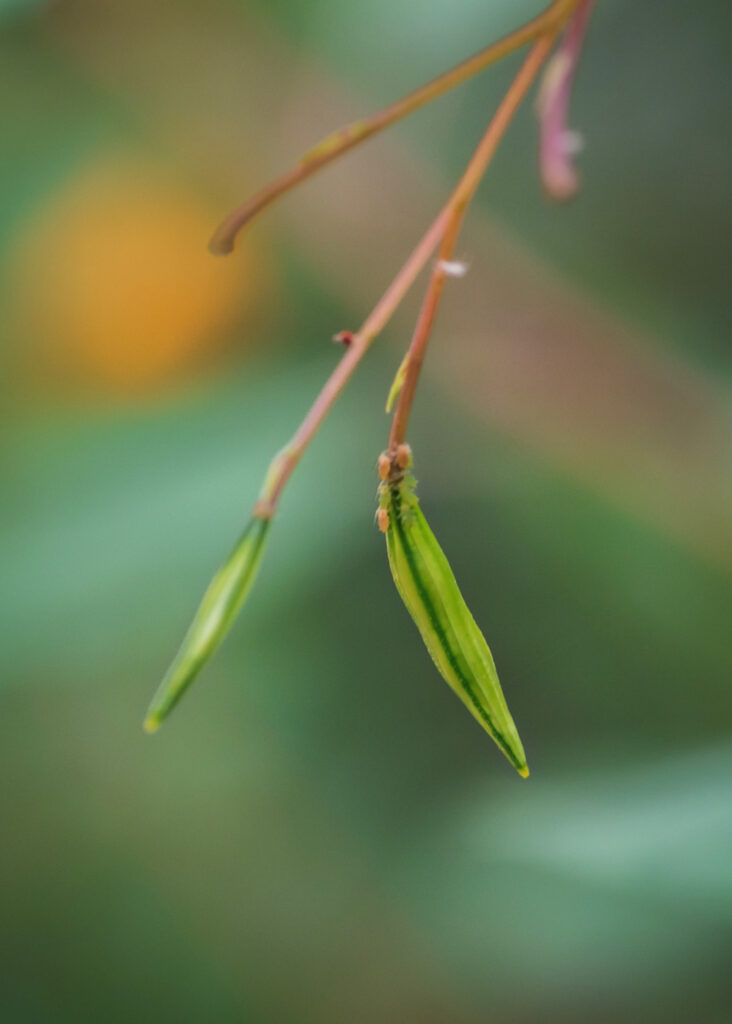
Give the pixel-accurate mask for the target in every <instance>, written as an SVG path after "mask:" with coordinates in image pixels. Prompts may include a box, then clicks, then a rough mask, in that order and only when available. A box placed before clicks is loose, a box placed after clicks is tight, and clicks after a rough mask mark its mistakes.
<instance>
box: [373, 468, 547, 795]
mask: <svg viewBox="0 0 732 1024" xmlns="http://www.w3.org/2000/svg"><path fill="white" fill-rule="evenodd" d="M407 450H408V449H407ZM410 467H411V457H410V466H409V467H407V468H406V469H404V470H400V469H399V466H398V465H396V464H395V465H394V470H393V472H392V475H391V477H390V478H389V479H388V480H386V481H385V482H384V483H382V484H381V486H380V488H379V514H378V522H379V527H380V529H381V530H382V531H383V532H384V533H385V534H386V549H387V553H388V556H389V565H390V567H391V572H392V576H393V577H394V582H395V583H396V587H397V590H398V591H399V594H400V596H401V598H402V600H403V601H404V604H405V605H406V607H407V610H408V612H409V614H410V615H411V616H412V618H413V619H414V621H415V623H416V624H417V628H418V629H419V631H420V633H421V635H422V639H423V640H424V643H425V645H426V647H427V650H428V651H429V653H430V655H431V656H432V660H433V661H434V663H435V665H436V666H437V669H438V671H439V672H440V674H441V675H442V677H443V679H445V681H446V682H447V683H448V685H449V686H450V687H452V689H453V690H454V691H455V693H456V694H457V695H458V697H459V698H460V699H461V700H462V702H463V703H464V704H465V706H466V707H467V708H468V710H469V711H470V713H471V714H472V715H473V717H474V718H475V719H476V720H477V721H478V722H479V723H480V724H481V725H482V726H483V728H484V729H485V730H486V732H487V733H489V735H490V736H492V737H493V739H494V740H495V742H496V743H497V744H498V746H499V747H500V749H501V750H502V751H503V753H504V754H505V755H506V757H507V758H508V760H509V761H510V762H511V764H512V765H513V766H514V768H515V769H516V771H517V772H518V773H519V775H521V776H522V777H523V778H526V777H527V776H528V774H529V769H528V767H527V764H526V755H525V754H524V748H523V745H522V743H521V739H520V738H519V734H518V732H517V730H516V726H515V725H514V721H513V718H512V717H511V713H510V711H509V710H508V705H507V704H506V699H505V697H504V696H503V691H502V690H501V684H500V683H499V681H498V673H497V672H496V666H495V664H494V662H493V657H492V655H491V652H490V649H489V647H488V644H487V643H486V641H485V638H484V636H483V634H482V633H481V631H480V629H479V628H478V626H477V625H476V623H475V620H474V618H473V616H472V615H471V614H470V610H469V609H468V606H467V605H466V603H465V600H464V599H463V596H462V594H461V593H460V590H459V588H458V585H457V582H456V580H455V576H454V575H453V572H452V569H451V568H450V563H449V562H448V561H447V558H446V557H445V555H444V553H443V551H442V548H441V547H440V545H439V544H438V543H437V540H436V538H435V535H434V534H433V532H432V530H431V529H430V527H429V525H428V523H427V520H426V519H425V517H424V514H423V513H422V510H421V508H420V507H419V501H418V499H417V496H416V494H415V481H414V477H413V476H412V475H411V472H410Z"/></svg>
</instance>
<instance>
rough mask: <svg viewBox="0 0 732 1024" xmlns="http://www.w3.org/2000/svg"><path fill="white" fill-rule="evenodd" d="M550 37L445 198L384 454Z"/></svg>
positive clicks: (402, 427) (401, 423) (394, 443)
mask: <svg viewBox="0 0 732 1024" xmlns="http://www.w3.org/2000/svg"><path fill="white" fill-rule="evenodd" d="M555 38H556V31H555V32H551V33H550V34H547V35H545V36H543V37H542V38H541V39H539V40H538V41H537V42H536V43H534V45H533V46H532V48H531V50H530V51H529V54H528V56H527V57H526V60H525V61H524V63H523V64H522V66H521V68H520V70H519V72H518V74H517V75H516V77H515V78H514V80H513V82H512V83H511V85H510V87H509V89H508V92H507V93H506V95H505V96H504V97H503V100H502V101H501V103H500V105H499V107H498V110H497V111H496V113H495V115H494V117H493V120H492V121H491V123H490V124H489V126H488V129H487V131H486V133H485V135H484V136H483V138H482V140H481V142H480V145H479V146H478V149H477V150H476V152H475V155H474V156H473V159H472V160H471V162H470V164H469V165H468V169H467V171H466V172H465V174H464V175H463V178H462V179H461V181H460V183H459V184H458V186H457V188H456V189H455V191H454V192H453V195H452V197H451V200H450V203H449V207H450V215H449V218H448V222H447V226H446V228H445V233H444V235H443V238H442V242H441V245H440V253H439V258H438V260H437V263H436V264H435V267H434V269H433V271H432V277H431V278H430V283H429V286H428V288H427V294H426V295H425V299H424V303H423V305H422V309H421V310H420V314H419V318H418V320H417V325H416V327H415V330H414V335H413V337H412V342H411V344H410V346H409V353H408V360H407V369H406V375H405V378H404V384H403V386H402V389H401V391H400V393H399V398H398V401H397V407H396V410H395V412H394V418H393V420H392V425H391V433H390V435H389V447H388V451H389V452H390V453H394V452H396V449H397V447H398V446H399V445H400V444H403V443H404V440H405V438H406V432H407V424H408V422H409V415H410V413H411V410H412V404H413V402H414V396H415V394H416V391H417V383H418V381H419V374H420V371H421V369H422V363H423V361H424V355H425V352H426V349H427V343H428V341H429V338H430V334H431V332H432V327H433V325H434V322H435V317H436V315H437V309H438V306H439V304H440V299H441V297H442V291H443V288H444V286H445V280H446V278H447V276H448V268H447V267H446V266H445V264H446V263H447V262H448V261H449V260H450V259H451V258H452V254H453V251H454V248H455V243H456V241H457V237H458V235H459V233H460V228H461V226H462V223H463V218H464V217H465V213H466V210H467V208H468V205H469V203H470V201H471V200H472V198H473V196H474V195H475V192H476V190H477V188H478V185H479V184H480V182H481V179H482V177H483V175H484V174H485V172H486V170H487V168H488V165H489V164H490V162H491V160H492V158H493V154H494V153H495V151H496V149H497V148H498V144H499V142H500V141H501V139H502V137H503V135H504V133H505V131H506V129H507V128H508V126H509V124H510V123H511V121H512V119H513V117H514V115H515V113H516V111H517V110H518V108H519V106H520V105H521V102H522V101H523V100H524V98H525V97H526V94H527V92H528V91H529V89H530V87H531V84H532V82H533V81H534V79H535V78H536V75H537V74H538V72H539V70H540V68H541V65H542V64H543V63H544V61H545V60H546V58H547V56H548V54H549V51H550V50H551V48H552V45H553V43H554V39H555Z"/></svg>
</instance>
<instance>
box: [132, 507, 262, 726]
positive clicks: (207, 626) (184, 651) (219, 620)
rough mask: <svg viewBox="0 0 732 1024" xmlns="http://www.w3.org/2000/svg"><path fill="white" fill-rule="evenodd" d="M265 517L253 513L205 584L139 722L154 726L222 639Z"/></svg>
mask: <svg viewBox="0 0 732 1024" xmlns="http://www.w3.org/2000/svg"><path fill="white" fill-rule="evenodd" d="M269 525H270V520H269V519H260V518H258V517H256V516H254V517H253V518H252V519H251V520H250V522H249V524H248V525H247V527H246V529H245V530H244V533H243V534H242V535H241V537H240V538H239V540H238V541H237V543H236V546H235V547H234V550H233V551H232V552H231V554H230V555H229V557H228V558H227V560H226V561H225V562H224V564H223V565H222V566H221V568H220V569H219V571H218V572H217V573H216V575H215V576H214V578H213V579H212V580H211V582H210V583H209V585H208V589H207V590H206V593H205V594H204V595H203V600H202V601H201V604H200V605H199V607H198V611H197V612H196V614H195V616H194V618H193V622H192V623H191V625H190V627H189V628H188V632H187V633H186V635H185V638H184V639H183V643H182V644H181V646H180V650H179V651H178V653H177V655H176V656H175V659H174V660H173V663H172V664H171V666H170V668H169V669H168V671H167V673H166V674H165V678H164V679H163V681H162V683H161V684H160V686H159V687H158V690H157V693H156V694H155V696H154V697H153V699H152V703H151V704H150V707H149V708H148V712H147V716H146V718H145V721H144V723H143V727H144V729H145V731H146V732H155V731H156V730H157V729H158V728H159V726H160V723H161V722H162V721H163V719H164V718H166V717H167V715H169V714H170V712H171V711H172V710H173V708H174V707H175V705H176V704H177V703H178V701H179V700H180V699H181V697H182V696H183V694H184V693H185V691H186V690H187V689H188V687H189V686H190V685H191V683H192V682H193V680H194V679H195V678H196V676H197V675H198V673H199V672H200V671H201V669H202V668H203V666H204V665H205V664H206V662H207V661H208V660H209V659H210V658H211V657H212V655H213V654H214V653H215V651H216V650H217V648H218V646H219V644H220V643H221V641H222V640H223V639H224V637H225V636H226V634H227V633H228V631H229V628H230V627H231V624H232V623H233V621H234V619H235V618H236V615H237V613H238V611H239V609H240V608H241V606H242V604H243V603H244V600H245V598H246V596H247V594H248V593H249V591H250V589H251V587H252V584H253V583H254V580H255V578H256V575H257V570H258V569H259V563H260V561H261V559H262V555H263V554H264V548H265V542H266V539H267V533H268V531H269Z"/></svg>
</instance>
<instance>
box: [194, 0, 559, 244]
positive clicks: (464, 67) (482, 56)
mask: <svg viewBox="0 0 732 1024" xmlns="http://www.w3.org/2000/svg"><path fill="white" fill-rule="evenodd" d="M578 2H579V0H554V2H553V3H551V4H550V5H549V7H547V9H546V10H545V11H543V12H542V13H541V14H539V15H538V16H537V17H536V18H533V19H532V20H531V21H529V22H527V23H526V24H525V25H522V26H521V27H520V28H518V29H516V30H515V31H514V32H511V33H509V34H508V35H507V36H504V38H503V39H499V40H498V42H496V43H492V44H491V45H490V46H487V47H486V48H485V49H484V50H481V51H480V53H477V54H475V55H474V56H473V57H469V58H468V59H467V60H465V61H463V62H462V63H460V64H458V65H456V67H454V68H451V69H450V70H449V71H446V72H444V73H443V74H441V75H439V76H438V77H437V78H435V79H433V80H432V81H431V82H428V83H427V84H426V85H423V86H421V87H420V88H419V89H416V90H415V91H414V92H412V93H410V94H409V95H407V96H404V97H403V98H402V99H400V100H397V101H396V102H395V103H392V104H390V105H389V106H388V107H385V108H384V109H383V110H380V111H379V112H378V113H376V114H373V115H372V116H371V117H368V118H366V119H364V120H361V121H354V122H353V123H352V124H349V125H347V126H346V127H345V128H341V129H339V130H338V131H335V132H333V133H331V134H330V135H328V136H327V137H326V138H325V139H323V140H322V142H320V143H318V144H317V145H316V146H314V147H313V148H312V149H310V150H308V152H307V153H305V154H304V156H303V157H302V158H301V159H300V161H299V163H298V164H296V165H295V167H293V168H292V169H291V170H290V171H288V172H287V173H286V174H283V175H282V177H280V178H277V179H276V180H275V181H273V182H271V183H270V184H269V185H266V186H265V187H264V188H263V189H261V191H259V192H257V193H255V195H253V196H252V197H251V198H250V199H248V200H246V202H244V203H242V205H241V206H238V207H237V208H236V209H235V210H233V211H232V212H231V213H230V214H229V215H228V216H227V217H226V218H225V219H224V220H223V221H222V222H221V224H220V225H219V226H218V228H217V229H216V231H215V232H214V234H213V237H212V238H211V241H210V243H209V249H210V250H211V252H212V253H213V254H214V255H216V256H223V255H226V254H227V253H230V252H232V251H233V249H234V242H235V240H236V236H237V235H238V233H239V232H240V231H241V229H242V228H243V227H244V226H245V224H247V223H248V222H249V221H250V220H252V218H253V217H255V216H256V215H257V214H258V213H260V212H261V211H262V210H264V209H265V207H267V206H269V205H270V203H272V202H274V201H275V200H276V199H278V198H279V197H280V196H282V195H284V194H285V193H287V192H289V191H290V190H291V189H293V188H295V186H296V185H299V184H300V182H302V181H305V179H306V178H309V177H310V176H311V175H312V174H315V173H316V172H317V171H319V170H320V169H321V168H323V167H325V166H326V165H327V164H329V163H331V162H332V161H333V160H336V159H337V158H338V157H339V156H341V155H342V154H343V153H346V152H347V151H348V150H349V149H353V147H354V146H357V145H358V144H359V143H361V142H364V141H365V140H366V139H369V138H371V136H372V135H376V134H377V132H380V131H383V129H384V128H388V127H390V126H391V125H392V124H395V123H396V122H397V121H400V120H401V119H402V118H404V117H407V116H408V115H409V114H411V113H413V112H414V111H415V110H418V109H419V108H420V107H423V106H424V105H425V104H426V103H430V102H431V101H432V100H434V99H436V98H437V97H438V96H441V95H442V94H443V93H445V92H448V91H449V90H450V89H454V88H455V87H456V86H458V85H461V84H462V83H463V82H465V81H467V80H468V79H469V78H471V77H472V76H473V75H477V74H478V73H479V72H481V71H483V70H484V69H485V68H487V67H489V66H490V65H491V64H495V63H496V61H499V60H501V58H502V57H506V56H508V54H510V53H513V52H514V51H515V50H518V49H520V48H521V47H522V46H525V45H526V44H527V43H530V42H532V41H533V40H535V39H539V38H541V37H542V36H545V35H547V34H548V33H550V32H552V31H553V30H555V29H556V28H558V27H560V26H561V25H562V24H564V23H565V22H566V20H567V17H568V16H569V14H570V13H571V11H572V10H573V9H574V7H576V5H577V3H578Z"/></svg>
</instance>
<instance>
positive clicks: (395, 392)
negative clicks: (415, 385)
mask: <svg viewBox="0 0 732 1024" xmlns="http://www.w3.org/2000/svg"><path fill="white" fill-rule="evenodd" d="M408 365H409V351H407V354H406V355H405V356H404V358H403V359H402V361H401V363H400V364H399V368H398V369H397V372H396V374H395V375H394V380H393V381H392V382H391V387H390V388H389V394H388V396H387V399H386V411H387V412H391V410H392V407H393V405H394V402H396V400H397V398H398V397H399V392H400V391H401V390H402V387H403V386H404V380H405V378H406V376H407V366H408Z"/></svg>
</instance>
